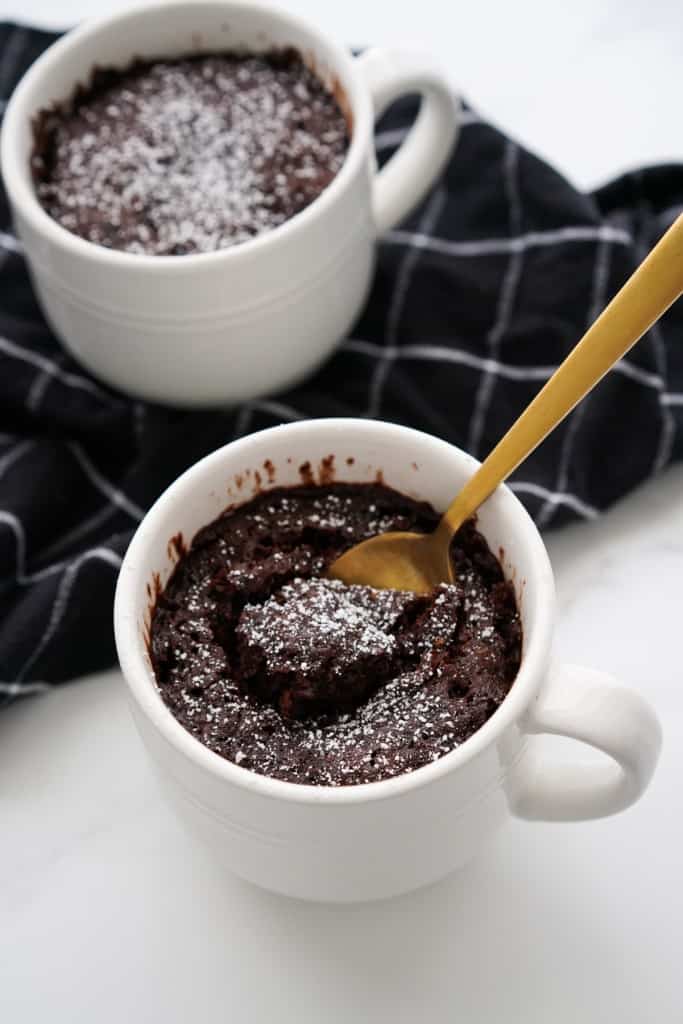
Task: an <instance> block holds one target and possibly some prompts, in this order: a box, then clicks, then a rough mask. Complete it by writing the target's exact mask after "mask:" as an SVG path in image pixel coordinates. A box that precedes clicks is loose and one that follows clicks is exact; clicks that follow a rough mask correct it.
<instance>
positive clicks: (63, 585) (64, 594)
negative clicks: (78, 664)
mask: <svg viewBox="0 0 683 1024" xmlns="http://www.w3.org/2000/svg"><path fill="white" fill-rule="evenodd" d="M94 558H95V559H97V560H98V561H102V562H106V563H107V564H109V565H111V567H112V568H113V569H115V570H117V571H118V569H120V568H121V556H120V555H117V554H116V552H115V551H111V550H110V549H109V548H105V547H97V548H91V549H90V550H89V551H84V552H83V553H82V554H81V555H79V556H78V557H77V558H74V559H73V561H72V562H70V563H69V565H68V566H67V568H66V569H65V571H64V575H63V576H62V578H61V580H60V582H59V586H58V587H57V593H56V594H55V599H54V603H53V605H52V611H51V613H50V618H49V621H48V624H47V627H46V629H45V632H44V633H43V635H42V637H41V638H40V642H39V643H38V644H37V645H36V647H35V648H34V649H33V651H32V652H31V654H30V656H29V657H28V658H27V659H26V661H25V662H24V664H23V665H22V667H21V668H20V669H19V671H18V672H17V675H16V682H19V683H20V682H21V681H22V680H23V678H24V676H25V675H26V673H27V672H28V671H29V670H30V668H31V666H32V665H35V663H36V661H37V660H38V658H39V657H40V656H41V654H42V653H43V651H44V650H45V648H46V647H47V645H48V644H49V643H50V641H51V640H52V637H53V636H54V635H55V633H56V632H57V630H58V628H59V625H60V623H61V621H62V619H63V618H64V614H65V612H66V610H67V608H68V606H69V597H70V596H71V591H72V590H73V585H74V583H75V581H76V577H77V576H78V572H79V570H80V568H81V566H82V565H84V564H85V563H86V562H88V561H91V560H92V559H94Z"/></svg>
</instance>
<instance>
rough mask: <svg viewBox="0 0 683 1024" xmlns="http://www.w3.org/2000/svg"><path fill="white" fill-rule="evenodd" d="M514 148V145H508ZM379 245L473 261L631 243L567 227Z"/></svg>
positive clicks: (403, 235) (614, 233) (592, 228)
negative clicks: (416, 248)
mask: <svg viewBox="0 0 683 1024" xmlns="http://www.w3.org/2000/svg"><path fill="white" fill-rule="evenodd" d="M510 145H514V143H510ZM380 241H381V242H382V243H383V244H385V245H406V246H419V248H420V249H426V250H428V251H429V252H433V253H436V254H438V255H441V256H455V257H462V258H466V257H474V256H496V255H502V256H504V255H506V254H512V253H519V252H526V251H527V249H541V248H547V247H553V246H556V245H562V244H567V243H570V242H576V243H579V242H611V243H612V244H613V245H623V246H629V245H632V244H633V239H632V238H631V236H630V235H629V233H628V231H622V230H621V229H620V228H615V227H612V226H611V225H610V224H599V225H597V226H596V225H593V224H569V225H567V226H566V227H563V228H551V229H548V230H547V231H527V232H525V233H524V234H516V235H513V236H512V237H510V238H481V239H476V240H475V241H466V242H458V241H450V240H449V239H447V238H435V237H434V236H432V235H428V234H426V233H425V232H420V231H400V230H394V231H388V232H387V233H386V234H385V235H382V238H381V239H380Z"/></svg>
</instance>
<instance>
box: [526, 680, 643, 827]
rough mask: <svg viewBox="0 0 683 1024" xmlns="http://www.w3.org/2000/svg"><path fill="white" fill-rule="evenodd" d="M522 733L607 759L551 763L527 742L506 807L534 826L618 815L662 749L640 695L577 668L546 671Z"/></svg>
mask: <svg viewBox="0 0 683 1024" xmlns="http://www.w3.org/2000/svg"><path fill="white" fill-rule="evenodd" d="M522 728H523V729H524V730H525V731H526V732H528V733H532V734H540V733H550V734H553V735H555V736H567V737H570V738H571V739H575V740H580V741H581V742H583V743H587V744H588V745H589V746H592V747H595V748H597V749H598V750H600V751H602V752H603V753H604V754H607V755H608V757H609V758H611V759H612V760H611V762H610V761H606V760H604V759H602V760H601V761H600V762H597V763H588V764H586V763H582V762H581V761H580V760H576V761H567V762H559V763H554V762H552V761H548V760H547V759H543V758H542V757H541V756H540V755H539V752H538V751H537V750H534V747H535V746H536V744H535V743H534V741H533V740H531V742H530V743H529V745H528V747H527V750H526V752H525V754H524V755H523V756H522V758H521V760H520V761H519V762H518V765H517V768H516V770H515V771H514V772H513V774H512V778H511V782H512V789H511V792H510V804H511V810H512V812H513V814H516V815H517V817H519V818H526V819H529V820H533V821H581V820H588V819H590V818H602V817H606V816H607V815H609V814H616V813H617V812H618V811H623V810H624V809H625V808H626V807H629V806H630V805H631V804H633V803H635V802H636V800H638V798H639V797H640V796H641V795H642V794H643V792H644V791H645V789H646V788H647V785H648V783H649V781H650V779H651V778H652V774H653V772H654V770H655V766H656V764H657V760H658V758H659V752H660V748H661V743H662V731H661V727H660V725H659V722H658V720H657V717H656V715H655V713H654V711H653V710H652V708H651V707H650V705H649V704H647V702H646V701H644V700H643V698H642V697H641V696H639V694H637V693H635V692H634V691H633V690H629V689H627V688H626V687H624V686H621V685H619V684H617V683H616V680H615V679H613V678H612V677H611V676H608V675H606V674H605V673H604V672H597V671H595V670H594V669H589V668H581V667H579V666H578V665H562V666H559V667H556V668H554V669H552V670H551V672H550V677H549V680H548V683H547V684H546V686H545V687H544V689H543V690H542V691H541V693H540V695H539V697H538V698H537V701H536V703H535V704H534V705H533V706H532V707H531V709H530V710H529V711H528V712H527V714H526V717H525V719H524V720H523V722H522Z"/></svg>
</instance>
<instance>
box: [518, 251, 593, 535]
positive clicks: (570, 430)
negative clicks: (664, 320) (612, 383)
mask: <svg viewBox="0 0 683 1024" xmlns="http://www.w3.org/2000/svg"><path fill="white" fill-rule="evenodd" d="M609 258H610V248H609V245H608V243H607V242H606V241H602V242H600V243H599V245H598V247H597V249H596V251H595V268H594V271H593V286H592V289H591V302H590V306H589V308H588V316H587V318H586V328H588V327H590V325H591V324H592V323H593V322H594V321H595V319H596V318H597V316H598V314H599V313H600V311H601V310H602V308H603V306H604V305H605V294H606V291H607V280H608V274H609ZM577 341H578V338H577ZM590 397H591V396H590V395H587V396H586V398H584V400H583V402H582V403H581V405H579V407H578V408H577V409H575V410H574V412H573V413H572V416H571V419H570V420H569V424H568V426H567V431H566V433H565V435H564V440H563V443H562V450H561V452H560V462H559V466H558V470H557V481H556V484H555V488H556V491H557V492H558V493H560V494H563V493H566V491H567V483H568V480H569V469H570V466H571V454H572V450H573V447H574V441H575V439H576V435H577V434H578V432H579V428H580V426H581V423H582V421H583V417H584V416H585V414H586V408H587V404H588V402H589V401H590ZM556 509H557V504H554V503H553V502H552V501H549V500H546V501H545V502H544V503H543V505H542V506H541V508H540V510H539V513H538V516H537V518H536V524H537V526H538V527H539V528H540V529H543V528H544V527H546V526H548V525H549V524H550V522H551V520H552V518H553V516H554V515H555V510H556Z"/></svg>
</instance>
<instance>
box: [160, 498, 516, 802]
mask: <svg viewBox="0 0 683 1024" xmlns="http://www.w3.org/2000/svg"><path fill="white" fill-rule="evenodd" d="M436 519H437V517H436V515H435V513H433V511H431V510H429V508H428V507H426V506H424V505H423V504H420V503H417V502H413V501H412V500H411V499H409V498H406V497H404V496H402V495H398V494H396V492H394V491H391V490H390V489H389V488H386V487H384V486H383V485H378V484H366V485H343V484H337V485H333V486H331V487H325V488H322V487H319V488H316V487H305V488H301V489H296V488H292V489H289V490H284V489H283V490H280V491H276V492H271V493H270V494H264V495H261V496H259V497H258V498H256V499H254V500H253V501H252V502H250V503H248V504H247V505H245V506H243V507H242V508H240V509H237V510H236V511H234V512H232V513H230V514H229V515H226V516H224V517H222V518H220V519H219V520H217V521H216V522H215V523H213V524H210V525H209V526H208V527H206V528H205V529H204V530H202V531H200V534H199V535H198V536H197V537H196V538H195V541H194V543H193V546H192V548H191V549H190V552H189V553H188V555H186V556H185V558H184V559H182V560H181V562H180V563H179V566H178V569H177V570H176V575H175V576H174V577H172V579H171V581H170V582H169V584H168V586H167V588H166V591H165V593H164V594H163V595H162V596H161V597H160V598H159V602H158V605H157V608H156V610H155V614H154V618H153V625H152V654H153V659H154V663H155V669H156V672H157V678H158V680H159V686H160V689H161V692H162V694H163V696H164V699H165V700H166V702H167V703H168V705H169V706H170V707H171V709H172V710H173V712H174V714H175V715H176V716H177V717H178V718H179V720H180V721H181V722H182V723H183V724H184V725H185V726H186V727H187V728H188V729H189V730H190V731H191V732H192V733H193V734H194V735H195V736H196V737H197V738H198V739H200V740H201V741H202V742H204V743H205V744H206V745H207V746H209V747H210V748H212V749H213V750H215V751H217V752H218V753H220V754H222V755H223V756H225V757H227V758H229V759H230V760H232V761H234V762H235V763H236V764H239V765H240V767H242V768H247V769H250V770H252V771H256V772H259V773H261V774H265V775H270V776H273V777H275V778H281V779H287V780H289V781H294V782H302V783H310V784H315V785H331V786H339V785H350V784H354V783H360V782H371V781H375V780H377V779H382V778H388V777H391V776H394V775H398V774H401V773H403V772H409V771H413V770H414V769H416V768H419V767H420V766H421V765H424V764H427V763H429V762H430V761H433V760H435V759H437V758H439V757H442V756H443V755H444V754H447V753H449V752H450V751H451V750H453V749H455V748H456V747H457V746H458V745H459V744H460V743H462V742H463V741H464V740H465V739H467V737H468V736H470V735H471V734H472V733H473V732H474V731H475V730H476V729H477V728H479V726H481V725H482V724H483V723H484V722H485V721H486V720H487V718H489V717H490V715H491V714H492V713H493V712H494V711H495V709H496V708H497V707H498V705H499V704H500V703H501V701H502V700H503V699H504V697H505V695H506V693H507V691H508V689H509V687H510V685H511V683H512V680H513V678H514V675H515V673H516V671H517V667H518V665H519V656H520V645H521V635H520V629H519V617H518V614H517V609H516V605H515V599H514V594H513V592H512V589H511V588H510V586H509V585H508V584H507V583H505V582H504V580H503V575H502V571H501V568H500V565H499V564H498V562H497V561H496V559H495V558H494V556H493V555H492V554H491V552H490V551H489V550H488V548H487V547H486V544H485V542H484V540H483V538H482V537H481V536H480V535H479V534H478V533H477V532H476V530H475V529H474V526H473V524H472V523H468V524H466V525H465V527H463V529H462V530H461V531H460V533H459V535H458V538H457V539H456V543H455V545H454V548H453V556H454V564H455V570H456V577H457V581H458V582H457V584H456V585H455V586H452V585H445V584H444V585H442V586H440V587H438V588H437V589H436V590H435V591H434V592H433V593H432V594H431V595H429V596H424V597H423V596H418V595H414V594H408V593H405V592H397V591H376V590H373V589H372V588H368V587H347V586H345V585H344V584H342V583H340V582H338V581H332V580H327V579H321V578H319V577H320V575H321V573H322V572H323V571H324V568H325V566H326V565H327V564H329V562H330V561H332V560H333V559H334V557H336V555H337V554H338V553H340V552H341V551H342V550H344V549H345V548H346V547H347V546H348V545H349V544H352V543H355V542H357V541H358V540H361V539H362V538H363V537H365V536H367V535H368V534H369V532H372V530H371V524H376V523H377V522H382V523H383V525H384V528H385V529H396V528H398V529H416V528H417V529H423V530H424V529H430V528H432V526H433V524H434V523H435V521H436ZM302 564H305V565H306V566H307V571H306V574H305V575H302V574H301V572H300V571H298V569H297V568H296V567H297V566H301V565H302ZM302 712H305V713H302Z"/></svg>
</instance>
